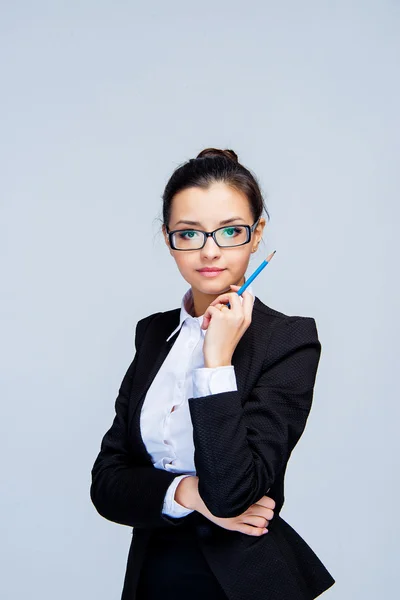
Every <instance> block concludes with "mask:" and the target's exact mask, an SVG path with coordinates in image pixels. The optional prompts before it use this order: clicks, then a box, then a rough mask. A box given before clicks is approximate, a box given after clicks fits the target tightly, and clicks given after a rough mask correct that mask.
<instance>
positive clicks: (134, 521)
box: [90, 148, 335, 600]
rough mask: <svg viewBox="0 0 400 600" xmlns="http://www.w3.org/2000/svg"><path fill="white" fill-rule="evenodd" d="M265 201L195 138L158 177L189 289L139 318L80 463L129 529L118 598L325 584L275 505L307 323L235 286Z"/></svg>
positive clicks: (298, 418) (287, 598)
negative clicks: (97, 438)
mask: <svg viewBox="0 0 400 600" xmlns="http://www.w3.org/2000/svg"><path fill="white" fill-rule="evenodd" d="M263 209H265V206H264V201H263V199H262V194H261V191H260V188H259V185H258V183H257V180H256V178H255V176H254V175H253V174H252V173H251V172H250V171H249V170H248V169H246V168H245V167H244V166H243V165H241V164H240V163H239V162H238V157H237V155H236V154H235V152H233V151H232V150H219V149H215V148H207V149H205V150H203V151H202V152H200V154H199V155H198V156H197V157H196V158H195V159H191V160H189V161H188V162H186V163H185V164H183V165H181V166H179V167H178V168H177V169H176V170H175V172H174V173H173V174H172V176H171V178H170V180H169V181H168V183H167V186H166V188H165V191H164V194H163V225H162V231H163V235H164V237H165V243H166V245H167V248H168V249H169V252H170V254H171V256H172V257H173V259H174V260H175V262H176V265H177V267H178V269H179V271H180V273H181V275H182V277H183V278H184V279H185V281H187V282H188V284H189V285H190V288H189V289H188V290H187V292H186V293H185V294H184V296H183V298H182V302H181V306H180V308H176V309H173V310H168V311H160V312H157V313H153V314H151V315H149V316H147V317H144V318H143V319H141V320H139V321H138V323H137V326H136V333H135V347H136V352H135V356H134V358H133V360H132V362H131V364H130V366H129V368H128V370H127V372H126V375H125V377H124V379H123V381H122V383H121V386H120V389H119V393H118V397H117V399H116V403H115V418H114V421H113V423H112V426H111V428H110V429H109V430H108V431H107V433H106V434H105V435H104V437H103V440H102V442H101V449H100V453H99V455H98V456H97V458H96V461H95V463H94V466H93V469H92V485H91V489H90V493H91V499H92V501H93V503H94V505H95V507H96V509H97V511H98V512H99V513H100V514H101V515H102V516H103V517H105V518H106V519H109V520H111V521H114V522H116V523H120V524H123V525H128V526H130V527H132V528H133V530H132V533H133V538H132V542H131V545H130V550H129V555H128V561H127V565H126V573H125V581H124V586H123V592H122V600H135V599H136V600H161V599H164V600H166V599H169V598H171V599H172V598H174V600H180V599H185V600H187V599H190V600H196V599H200V598H202V599H203V598H207V599H208V600H226V599H229V600H244V599H247V598H248V599H251V600H305V599H312V598H316V597H317V596H318V595H320V594H321V593H322V592H323V591H325V590H326V589H327V588H329V587H330V586H332V585H333V584H334V583H335V580H334V579H333V577H332V575H331V574H330V573H329V572H328V571H327V569H326V568H325V566H324V565H323V564H322V562H321V561H320V560H319V558H318V557H317V556H316V554H315V553H314V552H313V550H312V549H311V548H310V547H309V546H308V545H307V543H306V542H305V541H304V540H303V539H302V538H301V537H300V535H299V534H298V533H297V532H296V531H295V530H294V529H293V528H292V527H291V526H290V525H289V524H288V523H287V522H286V521H284V519H282V517H281V516H280V514H279V513H280V511H281V509H282V506H283V503H284V475H285V470H286V466H287V462H288V460H289V457H290V454H291V452H292V450H293V448H294V447H295V445H296V443H297V442H298V440H299V438H300V436H301V435H302V432H303V430H304V428H305V425H306V421H307V418H308V415H309V412H310V409H311V404H312V398H313V388H314V382H315V377H316V373H317V367H318V363H319V358H320V352H321V344H320V342H319V340H318V334H317V328H316V324H315V320H314V319H313V318H312V317H302V316H288V315H286V314H284V313H282V312H279V311H277V310H274V309H273V308H270V307H268V306H267V305H266V304H264V303H263V302H262V301H261V300H260V299H259V298H258V297H256V296H255V295H254V292H253V289H252V286H249V287H248V288H247V290H246V291H245V292H244V293H243V295H242V296H238V294H237V293H236V292H237V290H238V289H239V287H240V286H241V285H242V284H243V283H244V282H245V273H246V270H247V268H248V264H249V260H250V255H251V254H252V253H254V252H256V250H257V248H258V245H259V244H260V241H261V239H262V234H263V229H264V226H265V219H264V218H263V217H262V213H263ZM265 211H266V209H265ZM266 214H267V216H268V213H267V211H266ZM268 218H269V217H268ZM228 302H229V303H230V307H228V306H227V303H228Z"/></svg>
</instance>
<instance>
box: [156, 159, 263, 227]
mask: <svg viewBox="0 0 400 600" xmlns="http://www.w3.org/2000/svg"><path fill="white" fill-rule="evenodd" d="M216 182H224V183H226V184H227V185H229V186H230V187H232V188H234V189H236V190H238V191H239V192H242V193H243V194H244V195H245V196H246V197H247V199H248V201H249V204H250V209H251V212H252V215H253V219H254V220H253V223H254V222H256V221H257V219H259V218H260V217H261V215H262V212H263V209H265V212H266V214H267V218H268V219H269V214H268V211H267V208H266V206H265V204H264V200H263V197H262V193H261V190H260V185H259V183H258V181H257V178H256V177H255V175H253V173H251V171H249V169H246V167H244V166H243V165H241V164H240V163H239V160H238V156H237V154H236V152H234V151H233V150H220V149H219V148H205V149H204V150H202V151H201V152H200V153H199V154H198V155H197V156H196V158H191V159H190V160H188V161H187V162H185V163H183V164H181V165H179V167H177V168H176V169H175V171H174V172H173V173H172V175H171V177H170V179H169V181H168V183H167V185H166V186H165V190H164V193H163V195H162V201H163V206H162V218H163V223H164V225H165V226H168V224H169V219H170V215H171V205H172V201H173V198H174V196H175V194H177V193H178V192H181V191H182V190H185V189H187V188H190V187H200V188H203V189H207V188H208V187H209V186H210V185H211V184H213V183H216Z"/></svg>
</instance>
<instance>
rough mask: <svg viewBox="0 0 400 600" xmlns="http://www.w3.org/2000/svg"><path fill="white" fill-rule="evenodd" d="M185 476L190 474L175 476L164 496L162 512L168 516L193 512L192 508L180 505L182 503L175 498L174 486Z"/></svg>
mask: <svg viewBox="0 0 400 600" xmlns="http://www.w3.org/2000/svg"><path fill="white" fill-rule="evenodd" d="M185 477H190V475H180V476H179V477H175V479H174V480H173V482H172V483H171V484H170V486H169V487H168V489H167V492H166V494H165V496H164V503H163V509H162V512H163V513H164V514H166V515H168V516H170V517H175V518H179V517H186V516H187V515H189V514H190V513H192V512H193V509H191V508H186V506H182V504H179V503H178V502H177V501H176V500H175V491H176V488H177V487H178V484H179V482H180V481H182V479H184V478H185Z"/></svg>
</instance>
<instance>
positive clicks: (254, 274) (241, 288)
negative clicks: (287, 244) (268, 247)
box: [227, 250, 276, 308]
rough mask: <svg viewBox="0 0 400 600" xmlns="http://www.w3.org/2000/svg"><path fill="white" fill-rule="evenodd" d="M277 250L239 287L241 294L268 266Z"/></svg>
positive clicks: (239, 293)
mask: <svg viewBox="0 0 400 600" xmlns="http://www.w3.org/2000/svg"><path fill="white" fill-rule="evenodd" d="M275 252H276V250H274V251H273V252H271V254H270V255H269V256H267V258H266V259H265V260H263V261H262V263H261V265H260V266H259V267H257V269H256V270H255V271H254V273H252V274H251V275H250V277H249V278H248V280H247V281H246V282H245V283H244V284H243V285H242V287H240V288H239V289H238V291H237V292H236V293H237V294H238V295H239V296H240V295H241V294H243V292H244V291H245V289H246V288H247V287H248V286H249V285H250V284H251V282H252V281H253V280H254V279H255V278H256V277H257V275H258V274H259V273H261V271H262V270H263V269H264V267H266V266H267V264H268V263H269V262H270V261H271V258H272V257H273V256H274V254H275ZM227 307H228V308H230V307H231V305H230V303H229V302H228V304H227Z"/></svg>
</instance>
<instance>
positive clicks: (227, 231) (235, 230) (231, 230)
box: [223, 227, 242, 237]
mask: <svg viewBox="0 0 400 600" xmlns="http://www.w3.org/2000/svg"><path fill="white" fill-rule="evenodd" d="M241 231H242V228H241V227H225V229H224V230H223V233H224V234H227V236H228V237H231V236H232V235H233V234H234V233H236V234H239V233H241Z"/></svg>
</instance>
